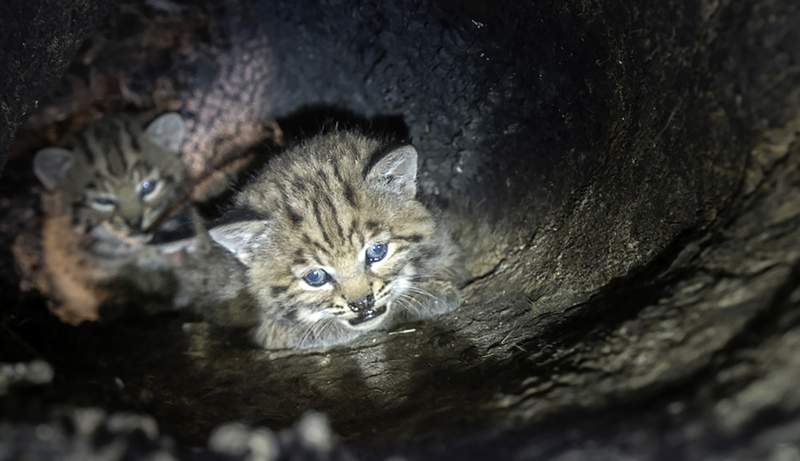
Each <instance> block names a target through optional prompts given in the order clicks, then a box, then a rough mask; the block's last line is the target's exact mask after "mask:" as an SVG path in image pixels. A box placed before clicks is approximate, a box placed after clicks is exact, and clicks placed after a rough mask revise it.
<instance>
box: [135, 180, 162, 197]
mask: <svg viewBox="0 0 800 461" xmlns="http://www.w3.org/2000/svg"><path fill="white" fill-rule="evenodd" d="M156 186H158V181H157V180H155V179H147V180H144V181H142V182H141V184H139V196H140V197H145V196H147V195H150V194H152V193H153V191H154V190H156Z"/></svg>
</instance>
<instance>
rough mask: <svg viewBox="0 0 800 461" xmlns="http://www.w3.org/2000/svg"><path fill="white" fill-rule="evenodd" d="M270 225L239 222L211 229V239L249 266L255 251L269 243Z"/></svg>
mask: <svg viewBox="0 0 800 461" xmlns="http://www.w3.org/2000/svg"><path fill="white" fill-rule="evenodd" d="M268 229H269V224H268V223H267V222H266V221H239V222H234V223H230V224H223V225H221V226H217V227H214V228H212V229H209V231H208V233H209V235H211V238H212V239H213V240H214V241H215V242H217V243H219V244H220V245H222V246H223V247H225V249H226V250H228V251H230V252H231V253H232V254H233V255H234V256H235V257H236V259H238V260H239V261H241V262H242V264H244V265H245V266H249V265H250V262H251V261H252V259H253V250H255V249H256V248H258V247H259V246H261V245H263V244H264V243H265V242H266V241H267V238H268V236H267V234H268V232H267V231H268Z"/></svg>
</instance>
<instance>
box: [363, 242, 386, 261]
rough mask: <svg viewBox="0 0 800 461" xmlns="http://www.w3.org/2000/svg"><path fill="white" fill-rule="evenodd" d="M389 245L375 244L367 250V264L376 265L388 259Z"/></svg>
mask: <svg viewBox="0 0 800 461" xmlns="http://www.w3.org/2000/svg"><path fill="white" fill-rule="evenodd" d="M388 249H389V245H387V244H385V243H375V244H373V245H370V247H369V248H367V262H368V263H370V264H371V263H375V262H378V261H380V260H381V259H383V258H385V257H386V252H387V250H388Z"/></svg>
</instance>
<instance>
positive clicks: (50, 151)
mask: <svg viewBox="0 0 800 461" xmlns="http://www.w3.org/2000/svg"><path fill="white" fill-rule="evenodd" d="M74 162H75V156H74V155H73V153H72V152H71V151H68V150H67V149H62V148H60V147H47V148H45V149H42V150H40V151H39V152H37V153H36V156H35V157H34V158H33V173H34V174H35V175H36V177H37V178H39V181H41V182H42V184H43V185H44V187H45V188H46V189H47V190H53V189H56V188H57V187H58V186H60V185H61V184H62V183H63V182H64V179H65V178H66V177H67V174H68V173H69V170H70V168H72V164H73V163H74Z"/></svg>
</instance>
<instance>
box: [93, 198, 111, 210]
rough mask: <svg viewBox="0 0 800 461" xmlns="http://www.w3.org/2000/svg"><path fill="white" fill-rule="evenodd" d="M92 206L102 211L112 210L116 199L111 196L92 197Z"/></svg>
mask: <svg viewBox="0 0 800 461" xmlns="http://www.w3.org/2000/svg"><path fill="white" fill-rule="evenodd" d="M92 207H94V208H95V209H97V210H99V211H104V212H109V211H114V208H116V207H117V201H116V200H115V199H113V198H111V197H95V198H93V199H92Z"/></svg>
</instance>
